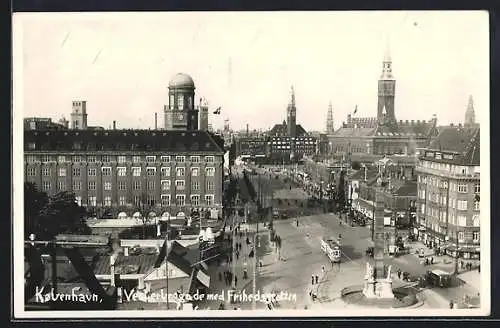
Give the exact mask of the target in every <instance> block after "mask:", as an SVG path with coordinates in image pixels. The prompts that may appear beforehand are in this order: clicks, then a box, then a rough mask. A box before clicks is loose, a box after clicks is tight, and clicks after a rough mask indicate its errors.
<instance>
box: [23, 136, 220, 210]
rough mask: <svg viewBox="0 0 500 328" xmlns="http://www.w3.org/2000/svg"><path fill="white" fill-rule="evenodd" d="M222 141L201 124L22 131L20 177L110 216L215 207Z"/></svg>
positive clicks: (216, 204)
mask: <svg viewBox="0 0 500 328" xmlns="http://www.w3.org/2000/svg"><path fill="white" fill-rule="evenodd" d="M223 155H224V150H223V144H222V141H221V140H218V139H217V137H216V136H213V135H211V134H210V133H208V132H205V131H190V132H187V131H162V130H159V131H155V130H104V131H95V130H94V131H93V130H67V131H48V130H25V131H24V156H25V159H24V164H25V181H27V182H33V183H35V184H36V185H37V186H38V188H39V190H41V191H44V192H47V193H48V194H49V195H52V194H55V193H57V192H60V191H71V192H73V193H74V194H75V196H76V201H77V202H78V203H79V204H80V205H82V206H86V207H88V208H89V209H90V210H93V211H96V212H97V215H99V214H98V213H100V211H105V212H107V213H109V212H111V213H112V214H111V215H115V217H116V215H117V213H119V212H125V213H126V214H127V215H128V216H130V217H131V216H132V215H133V213H136V212H141V214H142V215H145V212H148V213H150V212H153V213H154V214H155V215H156V216H160V215H162V216H166V215H172V216H174V215H177V213H179V212H183V213H185V214H186V215H188V214H189V213H190V212H191V211H192V210H193V209H200V208H201V209H208V208H209V209H216V210H219V211H220V209H221V207H222V181H223Z"/></svg>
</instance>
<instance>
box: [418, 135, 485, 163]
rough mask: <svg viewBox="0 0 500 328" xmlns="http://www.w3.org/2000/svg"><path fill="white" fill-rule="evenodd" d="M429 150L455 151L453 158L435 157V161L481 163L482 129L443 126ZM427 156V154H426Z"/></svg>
mask: <svg viewBox="0 0 500 328" xmlns="http://www.w3.org/2000/svg"><path fill="white" fill-rule="evenodd" d="M427 150H431V151H440V152H443V153H446V152H449V153H455V154H457V155H458V156H457V157H455V158H454V159H453V160H448V159H445V158H443V159H441V160H437V159H435V158H433V159H432V160H433V161H437V162H446V163H453V164H463V165H479V163H480V129H479V128H477V127H455V126H449V127H447V128H443V129H442V130H441V132H440V133H439V135H438V136H437V137H436V138H435V139H434V140H433V141H432V142H431V144H430V145H429V147H428V148H427ZM424 156H425V154H424Z"/></svg>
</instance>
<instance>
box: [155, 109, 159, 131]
mask: <svg viewBox="0 0 500 328" xmlns="http://www.w3.org/2000/svg"><path fill="white" fill-rule="evenodd" d="M155 130H158V113H155Z"/></svg>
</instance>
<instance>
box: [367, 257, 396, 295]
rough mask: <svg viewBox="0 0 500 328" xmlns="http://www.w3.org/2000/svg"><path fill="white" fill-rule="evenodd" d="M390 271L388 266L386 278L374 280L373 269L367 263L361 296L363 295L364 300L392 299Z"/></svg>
mask: <svg viewBox="0 0 500 328" xmlns="http://www.w3.org/2000/svg"><path fill="white" fill-rule="evenodd" d="M391 269H392V267H391V266H389V268H388V270H387V277H386V278H383V279H375V277H374V271H373V267H372V266H371V265H370V264H369V263H366V275H365V284H364V288H363V295H365V297H366V298H377V299H392V298H394V293H393V292H392V277H391Z"/></svg>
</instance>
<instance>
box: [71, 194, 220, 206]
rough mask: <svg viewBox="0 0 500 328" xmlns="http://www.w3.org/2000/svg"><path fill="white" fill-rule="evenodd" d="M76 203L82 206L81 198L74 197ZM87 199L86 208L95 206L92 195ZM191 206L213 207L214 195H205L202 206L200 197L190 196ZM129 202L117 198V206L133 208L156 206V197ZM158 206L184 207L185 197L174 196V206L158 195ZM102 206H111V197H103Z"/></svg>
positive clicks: (95, 201) (164, 196)
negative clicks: (129, 205) (133, 206)
mask: <svg viewBox="0 0 500 328" xmlns="http://www.w3.org/2000/svg"><path fill="white" fill-rule="evenodd" d="M75 199H76V202H77V203H78V205H79V206H81V205H82V197H81V196H77V197H75ZM87 199H88V206H97V196H94V195H89V196H88V197H87ZM190 199H191V206H201V205H206V206H213V205H214V195H205V197H204V200H205V202H204V203H203V204H202V202H201V197H200V195H191V197H190ZM130 200H131V201H130V202H129V199H128V198H127V197H126V196H120V197H118V205H120V206H125V205H128V204H133V205H135V206H141V205H144V202H145V204H146V205H149V206H157V205H158V204H157V203H156V197H155V196H154V195H147V196H146V199H144V197H141V196H134V197H133V198H132V199H130ZM160 204H161V206H171V205H177V206H185V205H186V195H176V196H175V204H172V203H171V196H170V195H160ZM103 205H104V206H111V205H112V201H111V196H105V197H104V199H103Z"/></svg>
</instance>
